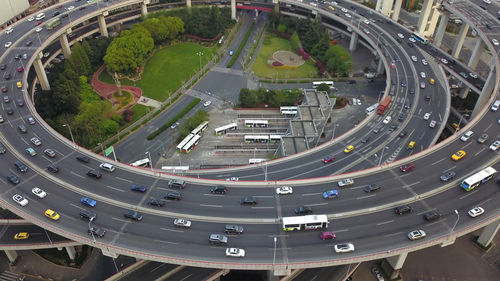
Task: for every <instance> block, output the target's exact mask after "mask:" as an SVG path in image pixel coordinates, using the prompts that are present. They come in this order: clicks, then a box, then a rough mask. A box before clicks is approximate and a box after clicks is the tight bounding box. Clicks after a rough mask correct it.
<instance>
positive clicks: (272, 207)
mask: <svg viewBox="0 0 500 281" xmlns="http://www.w3.org/2000/svg"><path fill="white" fill-rule="evenodd" d="M252 209H274V206H271V207H252Z"/></svg>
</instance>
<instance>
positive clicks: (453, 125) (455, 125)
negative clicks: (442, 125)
mask: <svg viewBox="0 0 500 281" xmlns="http://www.w3.org/2000/svg"><path fill="white" fill-rule="evenodd" d="M451 126H452V127H453V128H454V129H455V130H460V128H459V127H458V124H457V123H453V124H451Z"/></svg>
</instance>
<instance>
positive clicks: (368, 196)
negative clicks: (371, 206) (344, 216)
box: [356, 194, 377, 200]
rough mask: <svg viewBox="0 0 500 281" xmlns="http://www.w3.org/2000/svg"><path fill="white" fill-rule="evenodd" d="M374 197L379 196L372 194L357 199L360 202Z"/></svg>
mask: <svg viewBox="0 0 500 281" xmlns="http://www.w3.org/2000/svg"><path fill="white" fill-rule="evenodd" d="M373 196H377V194H372V195H367V196H361V197H356V199H357V200H360V199H366V198H370V197H373Z"/></svg>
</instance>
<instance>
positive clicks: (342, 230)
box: [334, 228, 349, 233]
mask: <svg viewBox="0 0 500 281" xmlns="http://www.w3.org/2000/svg"><path fill="white" fill-rule="evenodd" d="M346 231H349V229H348V228H346V229H341V230H335V231H334V232H335V233H339V232H346Z"/></svg>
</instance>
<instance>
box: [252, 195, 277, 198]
mask: <svg viewBox="0 0 500 281" xmlns="http://www.w3.org/2000/svg"><path fill="white" fill-rule="evenodd" d="M252 197H255V198H274V195H252Z"/></svg>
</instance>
